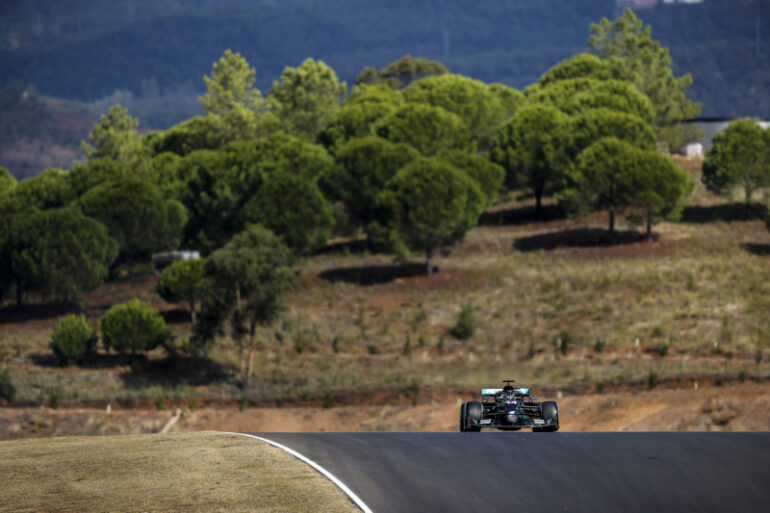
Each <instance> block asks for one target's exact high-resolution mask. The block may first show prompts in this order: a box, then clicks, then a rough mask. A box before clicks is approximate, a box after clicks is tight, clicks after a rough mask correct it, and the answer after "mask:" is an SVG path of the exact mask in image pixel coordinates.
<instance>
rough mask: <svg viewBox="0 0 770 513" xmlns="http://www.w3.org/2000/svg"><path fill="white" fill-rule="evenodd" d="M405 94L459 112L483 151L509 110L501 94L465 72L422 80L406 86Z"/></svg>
mask: <svg viewBox="0 0 770 513" xmlns="http://www.w3.org/2000/svg"><path fill="white" fill-rule="evenodd" d="M404 98H405V99H406V101H407V102H413V103H425V104H428V105H433V106H434V107H441V108H442V109H444V110H446V111H447V112H451V113H453V114H456V115H457V116H459V117H460V119H462V120H463V122H464V123H465V125H466V126H467V127H469V128H470V129H471V131H470V138H471V141H473V142H475V143H476V144H477V148H478V149H479V150H480V151H484V150H486V149H487V148H488V147H489V144H490V139H491V138H492V136H493V135H494V133H495V130H497V128H498V126H499V125H500V124H501V123H502V122H503V121H505V119H506V116H507V114H508V112H507V111H506V109H505V108H503V103H502V101H501V97H500V96H498V95H497V94H495V92H494V91H493V90H491V89H490V88H489V87H488V86H487V85H486V84H484V83H482V82H479V81H478V80H472V79H470V78H468V77H464V76H462V75H454V74H443V75H438V76H432V77H427V78H424V79H422V80H418V81H416V82H413V83H412V84H411V85H410V86H409V87H407V88H406V89H404Z"/></svg>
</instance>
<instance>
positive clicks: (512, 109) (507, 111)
mask: <svg viewBox="0 0 770 513" xmlns="http://www.w3.org/2000/svg"><path fill="white" fill-rule="evenodd" d="M489 90H490V91H491V92H492V94H494V95H495V96H497V98H498V99H499V100H500V108H501V109H502V112H503V120H508V119H510V118H511V116H513V115H514V114H516V111H518V110H519V109H520V108H521V107H523V106H524V105H526V104H527V97H526V96H524V94H523V93H521V92H520V91H517V90H516V89H513V88H512V87H508V86H507V85H503V84H489Z"/></svg>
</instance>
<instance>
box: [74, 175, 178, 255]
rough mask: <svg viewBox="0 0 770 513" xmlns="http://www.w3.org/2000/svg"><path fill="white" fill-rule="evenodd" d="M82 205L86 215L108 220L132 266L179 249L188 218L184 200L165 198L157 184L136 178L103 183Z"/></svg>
mask: <svg viewBox="0 0 770 513" xmlns="http://www.w3.org/2000/svg"><path fill="white" fill-rule="evenodd" d="M79 204H80V207H81V209H82V210H83V212H84V213H85V214H86V215H89V216H91V217H93V218H94V219H97V220H99V221H101V222H102V223H104V225H105V226H106V227H107V229H108V230H109V233H110V235H112V236H113V237H114V238H115V240H117V241H118V246H119V248H120V255H121V257H122V258H123V259H125V261H126V262H127V263H128V264H129V265H131V264H132V263H133V262H136V261H137V259H138V258H139V257H145V258H147V257H149V256H150V254H152V253H154V252H157V251H164V250H169V249H175V248H177V247H178V245H179V241H180V238H181V235H182V229H183V228H184V225H185V222H186V220H187V212H186V210H185V207H184V206H183V205H182V204H181V203H180V202H178V201H176V200H167V199H164V198H163V197H162V196H161V194H160V190H158V188H157V187H155V186H154V185H152V184H151V183H148V182H145V181H142V180H138V179H135V178H128V179H123V180H118V181H113V182H106V183H104V184H102V185H99V186H98V187H95V188H93V189H91V190H90V191H88V192H87V193H86V194H84V195H83V197H82V198H80V200H79Z"/></svg>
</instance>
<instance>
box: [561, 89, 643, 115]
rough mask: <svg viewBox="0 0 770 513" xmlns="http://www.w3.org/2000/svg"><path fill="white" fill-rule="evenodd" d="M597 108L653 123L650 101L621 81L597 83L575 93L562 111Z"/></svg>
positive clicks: (576, 111)
mask: <svg viewBox="0 0 770 513" xmlns="http://www.w3.org/2000/svg"><path fill="white" fill-rule="evenodd" d="M599 108H604V109H608V110H611V111H615V112H623V113H626V114H630V115H632V116H636V117H637V118H639V119H641V120H642V121H644V122H645V123H648V124H649V123H652V122H653V109H652V103H651V102H650V99H649V98H647V97H646V96H645V95H643V94H642V93H640V92H639V91H637V90H636V88H635V87H634V86H633V85H632V84H631V83H630V82H624V81H622V80H606V81H604V82H598V83H597V84H596V85H594V86H593V87H591V88H590V89H588V90H586V91H582V92H580V93H577V94H576V95H575V96H574V97H572V98H571V100H570V101H569V103H568V104H567V105H565V108H564V111H565V112H567V113H568V114H575V113H578V112H582V111H584V110H586V109H599Z"/></svg>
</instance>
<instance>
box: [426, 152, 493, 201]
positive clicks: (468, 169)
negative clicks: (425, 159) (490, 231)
mask: <svg viewBox="0 0 770 513" xmlns="http://www.w3.org/2000/svg"><path fill="white" fill-rule="evenodd" d="M438 158H439V159H440V160H443V161H445V162H447V163H448V164H451V165H453V166H454V167H456V168H457V169H459V170H461V171H463V172H465V174H466V175H468V176H469V177H471V178H472V179H473V180H475V181H476V183H477V184H478V186H479V188H480V189H481V192H483V193H484V196H485V198H486V205H485V206H489V205H491V204H492V202H493V201H494V200H495V198H497V195H498V194H499V193H500V189H501V188H502V186H503V181H504V180H505V169H503V167H502V166H499V165H497V164H495V163H494V162H491V161H490V160H489V159H487V158H484V157H481V156H479V155H476V154H474V153H466V152H464V151H460V150H444V151H442V152H440V153H439V154H438Z"/></svg>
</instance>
